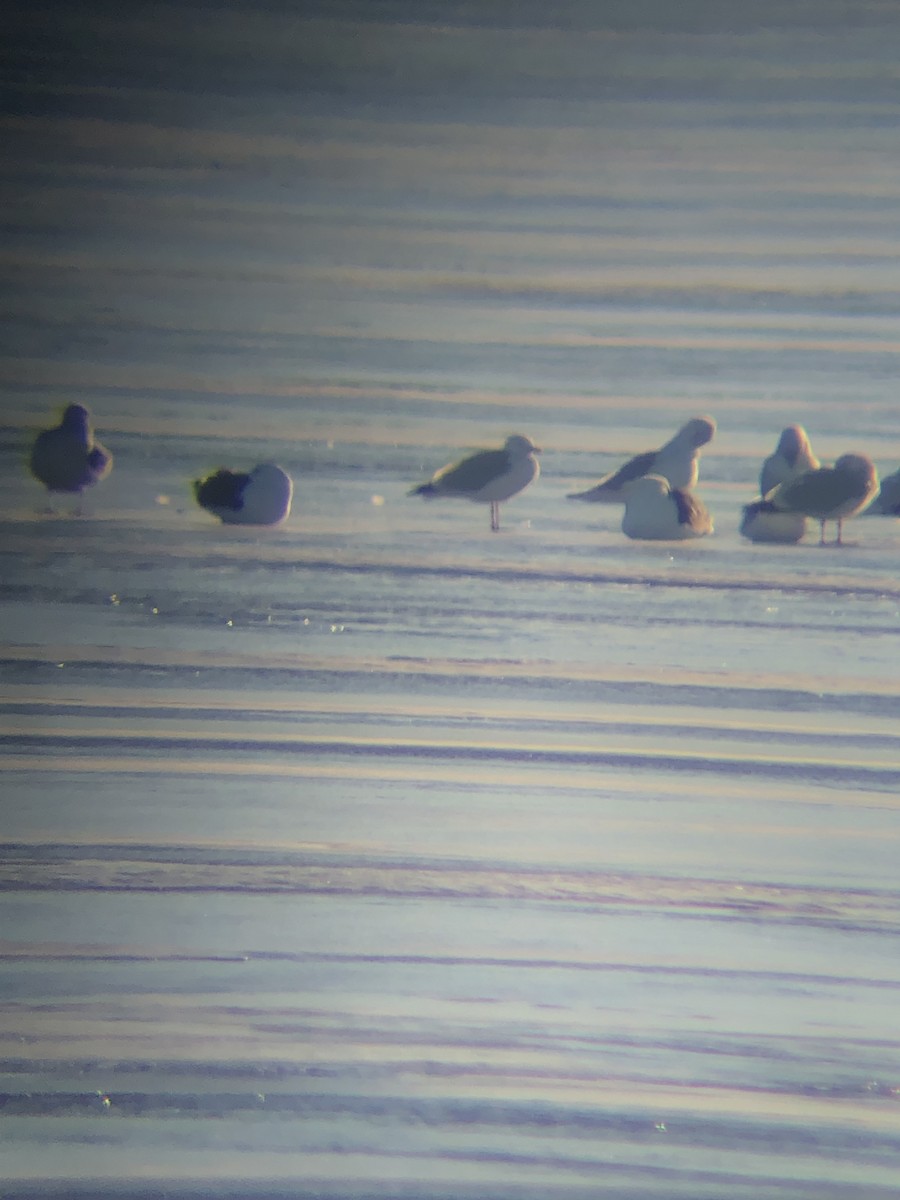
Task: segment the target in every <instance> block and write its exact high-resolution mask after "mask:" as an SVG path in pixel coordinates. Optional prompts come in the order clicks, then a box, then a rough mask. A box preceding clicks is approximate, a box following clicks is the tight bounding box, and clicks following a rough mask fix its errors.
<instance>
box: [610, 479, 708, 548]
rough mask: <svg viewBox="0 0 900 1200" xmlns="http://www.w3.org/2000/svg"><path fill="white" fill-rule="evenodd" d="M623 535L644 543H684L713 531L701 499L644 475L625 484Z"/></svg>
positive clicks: (661, 480)
mask: <svg viewBox="0 0 900 1200" xmlns="http://www.w3.org/2000/svg"><path fill="white" fill-rule="evenodd" d="M623 494H624V497H625V512H624V514H623V516H622V532H623V533H624V534H625V536H626V537H630V538H637V539H640V540H647V541H667V542H670V541H686V540H687V539H688V538H698V537H704V536H705V535H706V534H708V533H712V531H713V523H712V518H711V517H710V515H709V511H708V510H707V508H706V505H705V504H704V503H703V501H702V500H699V499H698V498H697V497H696V496H695V495H693V493H691V492H689V491H686V490H685V489H683V488H673V487H669V483H668V480H666V479H663V477H662V476H661V475H643V476H642V477H641V478H640V479H633V480H632V481H631V483H628V484H626V485H625V488H624V492H623Z"/></svg>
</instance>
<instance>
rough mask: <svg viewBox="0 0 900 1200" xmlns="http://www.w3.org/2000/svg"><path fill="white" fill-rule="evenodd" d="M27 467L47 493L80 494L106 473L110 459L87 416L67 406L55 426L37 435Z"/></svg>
mask: <svg viewBox="0 0 900 1200" xmlns="http://www.w3.org/2000/svg"><path fill="white" fill-rule="evenodd" d="M28 465H29V468H30V470H31V473H32V475H33V476H34V477H35V479H38V480H40V482H41V483H42V484H43V485H44V487H45V488H46V489H47V491H48V492H76V493H80V492H83V491H84V489H85V488H87V487H92V486H93V485H94V484H95V483H99V481H100V480H101V479H103V478H104V477H105V476H106V475H108V474H109V473H110V471H111V470H112V465H113V458H112V455H111V454H110V452H109V451H108V450H107V449H106V447H105V446H101V445H100V443H99V442H98V441H97V440H96V439H95V438H94V431H93V430H92V429H91V414H90V412H89V411H88V410H87V409H86V408H85V406H84V405H83V404H70V405H69V406H68V408H67V409H66V410H65V412H64V413H63V416H62V420H61V421H60V423H59V424H58V425H56V426H54V428H53V429H45V430H44V431H43V432H42V433H39V434H38V435H37V437H36V438H35V440H34V445H33V446H32V448H31V457H30V459H29V463H28Z"/></svg>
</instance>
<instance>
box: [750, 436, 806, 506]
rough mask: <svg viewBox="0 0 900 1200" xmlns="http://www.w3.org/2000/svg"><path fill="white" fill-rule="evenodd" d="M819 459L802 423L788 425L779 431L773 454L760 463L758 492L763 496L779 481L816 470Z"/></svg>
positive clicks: (776, 485) (782, 481) (783, 481)
mask: <svg viewBox="0 0 900 1200" xmlns="http://www.w3.org/2000/svg"><path fill="white" fill-rule="evenodd" d="M820 465H821V464H820V463H819V460H818V459H817V458H816V456H815V454H813V451H812V446H810V444H809V438H808V437H807V435H806V430H805V429H804V428H803V426H802V425H788V426H787V428H786V429H783V430H782V432H781V437H780V438H779V439H778V445H777V446H776V448H775V451H774V453H773V454H770V455H769V457H768V458H767V459H766V461H765V462H764V463H763V465H762V470H761V471H760V473H759V494H760V496H765V494H766V493H767V492H771V490H772V488H774V487H778V485H779V483H785V482H786V481H787V480H789V479H795V478H796V477H797V476H798V475H803V474H804V473H805V472H806V471H816V470H818V468H819V466H820Z"/></svg>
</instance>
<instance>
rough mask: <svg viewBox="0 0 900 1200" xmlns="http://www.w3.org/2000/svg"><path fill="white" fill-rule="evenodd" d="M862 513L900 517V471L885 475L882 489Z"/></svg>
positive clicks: (865, 515)
mask: <svg viewBox="0 0 900 1200" xmlns="http://www.w3.org/2000/svg"><path fill="white" fill-rule="evenodd" d="M861 515H862V516H864V517H868V516H876V517H900V471H895V472H894V473H893V475H885V477H884V479H882V481H881V491H880V492H879V493H878V495H877V496H876V497H875V499H874V500H873V501H872V503H871V504H870V505H869V507H868V508H867V509H866V511H865V512H864V513H862V514H861Z"/></svg>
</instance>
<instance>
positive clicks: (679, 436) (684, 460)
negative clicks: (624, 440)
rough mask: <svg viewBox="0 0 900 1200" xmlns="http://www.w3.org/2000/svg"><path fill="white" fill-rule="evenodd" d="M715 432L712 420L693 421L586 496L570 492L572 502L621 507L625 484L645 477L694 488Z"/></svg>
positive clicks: (613, 473) (610, 476)
mask: <svg viewBox="0 0 900 1200" xmlns="http://www.w3.org/2000/svg"><path fill="white" fill-rule="evenodd" d="M715 432H716V423H715V421H714V420H713V418H712V417H692V418H691V420H690V421H688V422H687V424H686V425H682V427H681V428H680V429H679V430H678V432H677V433H676V434H675V436H674V437H673V438H672V439H671V441H668V442H666V444H665V445H664V446H662V447H661V448H660V449H659V450H648V451H647V452H646V453H645V454H638V455H637V457H636V458H632V459H631V460H630V461H629V462H627V463H625V464H624V466H621V467H619V469H618V470H617V471H612V472H611V473H610V474H609V475H604V477H603V478H602V479H601V480H600V482H599V483H598V484H596V485H595V486H594V487H592V488H588V490H587V491H586V492H570V493H569V497H568V498H569V499H570V500H586V501H588V502H589V503H591V504H618V503H621V501H622V500H624V499H625V496H624V493H623V490H622V489H623V488H624V486H625V484H627V483H629V482H630V481H631V480H634V479H640V478H641V476H642V475H661V476H662V477H663V479H666V480H668V482H669V483H670V484H671V486H672V487H673V488H680V489H682V490H685V489H687V488H692V487H693V486H694V484H695V483H696V482H697V474H698V471H699V467H700V464H699V458H700V449H701V447H703V446H705V445H706V444H707V442H710V441H712V438H713V435H714V434H715Z"/></svg>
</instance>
